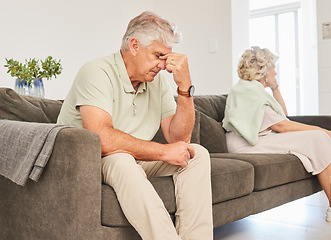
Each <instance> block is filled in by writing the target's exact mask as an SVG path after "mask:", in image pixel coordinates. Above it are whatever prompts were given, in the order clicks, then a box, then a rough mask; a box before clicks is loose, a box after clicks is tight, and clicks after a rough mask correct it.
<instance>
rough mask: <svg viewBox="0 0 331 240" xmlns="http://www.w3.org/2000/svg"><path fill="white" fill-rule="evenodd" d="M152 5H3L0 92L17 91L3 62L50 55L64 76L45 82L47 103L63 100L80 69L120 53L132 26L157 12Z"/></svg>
mask: <svg viewBox="0 0 331 240" xmlns="http://www.w3.org/2000/svg"><path fill="white" fill-rule="evenodd" d="M153 2H154V1H153V0H139V1H130V0H121V1H116V0H94V1H87V0H69V1H68V0H57V1H49V0H29V1H26V0H16V1H8V0H0V6H1V7H0V32H1V35H0V87H10V88H14V78H12V77H11V76H10V75H9V74H7V73H6V71H7V69H6V68H5V67H3V65H4V64H5V58H12V57H13V58H15V59H17V60H20V61H23V60H24V59H25V58H34V57H35V58H41V59H44V58H45V57H47V56H48V55H52V56H53V57H54V58H56V59H62V65H63V73H62V74H61V75H60V76H59V77H58V78H57V79H52V80H50V81H46V80H45V92H46V93H45V94H46V97H47V98H52V99H63V98H64V97H65V96H66V94H67V92H68V91H69V88H70V86H71V84H72V82H73V79H74V77H75V75H76V73H77V71H78V69H79V68H80V66H81V65H82V64H83V63H85V62H86V61H88V60H91V59H94V58H97V57H102V56H105V55H109V54H110V53H112V52H114V51H118V49H119V47H120V44H121V37H122V36H123V34H124V31H125V29H126V26H127V24H128V22H129V20H130V19H131V18H132V17H133V16H136V15H138V14H139V13H141V12H142V11H144V10H153V6H154V3H153Z"/></svg>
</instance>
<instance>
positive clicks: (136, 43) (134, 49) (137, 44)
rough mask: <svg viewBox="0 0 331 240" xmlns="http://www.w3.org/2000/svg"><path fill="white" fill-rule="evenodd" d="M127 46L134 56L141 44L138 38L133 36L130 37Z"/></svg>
mask: <svg viewBox="0 0 331 240" xmlns="http://www.w3.org/2000/svg"><path fill="white" fill-rule="evenodd" d="M129 46H130V52H131V54H132V55H133V56H136V55H137V53H138V51H139V49H140V46H141V45H140V42H139V40H138V39H137V38H135V37H133V38H131V40H130V45H129Z"/></svg>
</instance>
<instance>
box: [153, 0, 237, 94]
mask: <svg viewBox="0 0 331 240" xmlns="http://www.w3.org/2000/svg"><path fill="white" fill-rule="evenodd" d="M155 12H156V13H158V14H159V15H161V16H164V17H166V18H168V19H169V20H170V21H172V22H174V23H176V24H177V25H178V28H179V30H180V31H181V32H182V33H183V42H182V43H180V44H179V45H178V46H177V47H176V48H175V49H174V50H175V51H178V52H182V53H185V54H187V55H188V58H189V64H190V72H191V78H192V81H193V83H194V85H195V87H196V93H197V94H221V93H227V92H228V91H229V90H230V89H231V87H232V50H231V46H232V43H231V42H232V36H231V1H230V0H226V1H224V0H223V1H219V0H207V1H200V0H181V1H178V0H167V2H166V4H164V1H162V0H155ZM210 44H211V45H213V44H214V45H215V47H216V48H217V49H216V52H210V51H209V47H210ZM211 47H212V46H211Z"/></svg>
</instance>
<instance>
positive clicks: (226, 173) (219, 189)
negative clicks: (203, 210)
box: [101, 158, 254, 227]
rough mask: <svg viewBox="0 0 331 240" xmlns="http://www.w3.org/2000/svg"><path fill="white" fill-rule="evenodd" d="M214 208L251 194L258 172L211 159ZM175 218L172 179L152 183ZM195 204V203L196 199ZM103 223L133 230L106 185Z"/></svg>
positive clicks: (235, 162)
mask: <svg viewBox="0 0 331 240" xmlns="http://www.w3.org/2000/svg"><path fill="white" fill-rule="evenodd" d="M211 167H212V170H211V182H212V194H213V195H212V200H213V204H216V203H220V202H223V201H227V200H230V199H234V198H237V197H241V196H245V195H248V194H250V193H251V192H252V191H253V188H254V169H253V166H252V165H251V164H249V163H247V162H244V161H239V160H234V159H221V158H212V159H211ZM149 180H150V181H151V183H152V185H153V187H154V188H155V190H156V192H157V193H158V194H159V196H160V197H161V199H162V201H163V202H164V205H165V207H166V209H167V210H168V212H169V213H170V214H171V216H172V217H173V215H174V213H175V211H176V201H175V188H174V184H173V180H172V177H155V178H150V179H149ZM193 201H194V199H193ZM101 222H102V225H104V226H109V227H125V226H130V224H129V222H128V221H127V219H126V218H125V216H124V214H123V212H122V209H121V207H120V205H119V203H118V201H117V197H116V194H115V192H114V190H113V188H112V187H110V186H108V185H105V184H103V185H102V207H101Z"/></svg>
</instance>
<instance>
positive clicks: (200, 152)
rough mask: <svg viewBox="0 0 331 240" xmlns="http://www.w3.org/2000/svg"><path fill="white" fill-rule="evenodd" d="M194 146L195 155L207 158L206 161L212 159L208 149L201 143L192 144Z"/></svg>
mask: <svg viewBox="0 0 331 240" xmlns="http://www.w3.org/2000/svg"><path fill="white" fill-rule="evenodd" d="M191 145H192V146H193V147H194V152H195V157H197V158H202V159H205V161H210V156H209V152H208V150H207V149H206V148H205V147H203V146H201V145H199V144H194V143H193V144H191Z"/></svg>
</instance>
